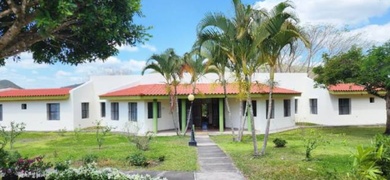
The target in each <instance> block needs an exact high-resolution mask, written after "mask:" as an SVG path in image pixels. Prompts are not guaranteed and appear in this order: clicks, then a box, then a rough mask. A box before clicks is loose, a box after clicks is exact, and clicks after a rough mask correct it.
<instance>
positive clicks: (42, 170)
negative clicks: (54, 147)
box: [15, 156, 52, 178]
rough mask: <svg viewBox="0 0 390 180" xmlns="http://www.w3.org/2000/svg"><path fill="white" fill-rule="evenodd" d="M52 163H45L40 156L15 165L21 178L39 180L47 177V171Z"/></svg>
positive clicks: (20, 160) (25, 159)
mask: <svg viewBox="0 0 390 180" xmlns="http://www.w3.org/2000/svg"><path fill="white" fill-rule="evenodd" d="M51 166H52V165H51V163H45V162H43V157H42V156H38V157H35V158H32V159H27V158H24V159H23V158H22V159H19V160H18V161H17V162H16V163H15V169H16V170H17V172H18V176H19V177H29V178H39V177H44V176H45V175H46V170H47V169H49V168H50V167H51Z"/></svg>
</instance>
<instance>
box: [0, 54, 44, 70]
mask: <svg viewBox="0 0 390 180" xmlns="http://www.w3.org/2000/svg"><path fill="white" fill-rule="evenodd" d="M19 57H20V59H18V60H16V61H14V59H13V58H12V57H11V58H8V59H6V64H5V65H6V66H7V67H8V68H11V69H12V68H21V69H43V68H48V67H49V66H50V65H49V64H38V63H36V62H34V59H33V58H32V54H31V53H27V52H23V53H21V54H20V55H19Z"/></svg>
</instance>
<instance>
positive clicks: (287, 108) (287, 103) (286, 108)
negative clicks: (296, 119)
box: [283, 99, 291, 117]
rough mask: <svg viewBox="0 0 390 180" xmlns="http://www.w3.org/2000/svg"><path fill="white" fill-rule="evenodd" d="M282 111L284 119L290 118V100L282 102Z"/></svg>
mask: <svg viewBox="0 0 390 180" xmlns="http://www.w3.org/2000/svg"><path fill="white" fill-rule="evenodd" d="M283 107H284V108H283V110H284V117H290V116H291V100H290V99H285V100H283Z"/></svg>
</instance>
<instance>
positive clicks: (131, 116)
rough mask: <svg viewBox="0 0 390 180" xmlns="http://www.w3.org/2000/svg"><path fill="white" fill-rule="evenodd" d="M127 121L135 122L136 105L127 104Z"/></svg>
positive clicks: (132, 103)
mask: <svg viewBox="0 0 390 180" xmlns="http://www.w3.org/2000/svg"><path fill="white" fill-rule="evenodd" d="M129 121H137V103H135V102H130V103H129Z"/></svg>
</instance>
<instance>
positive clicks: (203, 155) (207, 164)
mask: <svg viewBox="0 0 390 180" xmlns="http://www.w3.org/2000/svg"><path fill="white" fill-rule="evenodd" d="M196 141H197V143H198V146H197V147H194V148H197V150H198V163H199V165H200V170H199V171H196V172H179V171H131V172H126V173H129V174H149V175H151V176H152V177H165V178H167V179H168V180H245V178H244V176H243V175H242V174H241V172H240V171H239V170H238V169H237V168H236V166H234V164H233V161H232V160H231V159H230V157H228V156H227V155H226V154H225V153H224V152H223V151H222V150H221V149H220V148H219V147H218V146H217V145H216V144H215V143H214V142H213V141H212V140H211V139H210V137H209V135H206V134H204V135H197V136H196Z"/></svg>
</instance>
